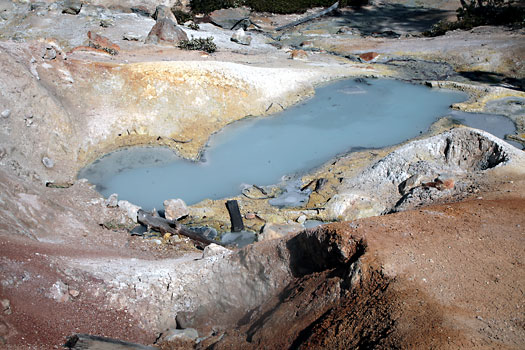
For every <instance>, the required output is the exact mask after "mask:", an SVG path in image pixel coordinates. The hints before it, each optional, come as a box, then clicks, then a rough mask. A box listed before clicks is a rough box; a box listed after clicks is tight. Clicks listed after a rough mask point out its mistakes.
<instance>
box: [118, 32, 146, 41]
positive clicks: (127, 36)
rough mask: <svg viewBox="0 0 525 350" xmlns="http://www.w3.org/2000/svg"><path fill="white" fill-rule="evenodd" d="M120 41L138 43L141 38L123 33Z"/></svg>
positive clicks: (137, 35) (133, 34)
mask: <svg viewBox="0 0 525 350" xmlns="http://www.w3.org/2000/svg"><path fill="white" fill-rule="evenodd" d="M122 39H123V40H128V41H140V40H141V39H142V37H141V36H140V35H139V34H135V33H125V34H124V35H123V36H122Z"/></svg>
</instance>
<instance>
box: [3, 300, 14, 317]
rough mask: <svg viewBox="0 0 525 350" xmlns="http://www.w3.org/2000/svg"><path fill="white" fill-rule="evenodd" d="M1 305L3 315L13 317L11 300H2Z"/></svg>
mask: <svg viewBox="0 0 525 350" xmlns="http://www.w3.org/2000/svg"><path fill="white" fill-rule="evenodd" d="M0 304H1V305H2V311H3V313H4V314H6V315H11V313H12V312H13V311H12V310H11V302H10V301H9V299H2V301H0Z"/></svg>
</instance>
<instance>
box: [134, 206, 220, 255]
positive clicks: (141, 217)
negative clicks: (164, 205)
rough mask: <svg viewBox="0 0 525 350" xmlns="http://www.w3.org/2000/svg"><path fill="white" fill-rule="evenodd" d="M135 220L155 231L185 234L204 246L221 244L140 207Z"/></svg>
mask: <svg viewBox="0 0 525 350" xmlns="http://www.w3.org/2000/svg"><path fill="white" fill-rule="evenodd" d="M137 221H138V222H139V223H141V224H143V225H146V226H149V227H151V228H152V229H154V230H155V231H159V232H160V233H163V234H164V233H171V234H174V235H181V236H186V237H188V238H190V239H191V240H193V241H197V242H199V243H202V244H204V245H205V246H206V245H209V244H212V243H215V244H218V245H223V244H222V243H221V242H218V241H213V240H211V239H208V238H206V237H203V236H201V235H200V234H198V233H197V232H193V231H191V230H189V229H187V228H186V227H184V226H183V225H181V224H179V223H178V222H175V221H171V220H168V219H164V218H161V217H158V216H153V215H151V214H150V213H148V212H146V211H144V210H142V209H139V211H138V212H137Z"/></svg>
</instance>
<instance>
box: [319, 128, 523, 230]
mask: <svg viewBox="0 0 525 350" xmlns="http://www.w3.org/2000/svg"><path fill="white" fill-rule="evenodd" d="M511 163H517V164H518V163H519V164H524V163H525V153H524V152H522V151H520V150H518V149H516V148H515V147H512V146H511V145H509V144H507V143H506V142H505V141H502V140H500V139H498V138H496V137H495V136H492V135H491V134H489V133H487V132H484V131H481V130H477V129H471V128H458V129H453V130H450V131H448V132H445V133H442V134H440V135H436V136H433V137H430V138H426V139H423V140H418V141H413V142H410V143H407V144H406V145H404V146H402V147H400V148H398V149H397V150H395V151H394V152H392V153H390V154H389V155H387V156H386V157H385V158H383V159H381V160H380V161H378V162H377V163H375V164H373V165H371V166H370V167H369V168H367V169H365V170H364V171H363V172H362V173H361V174H360V175H357V176H355V177H353V178H349V179H345V180H344V181H343V183H342V187H341V189H340V190H339V191H338V194H336V195H335V196H333V197H332V198H331V199H330V200H329V201H328V202H327V205H326V210H325V212H324V213H323V215H324V219H325V220H353V219H357V218H363V217H369V216H375V215H381V214H384V213H388V212H391V211H398V210H404V209H408V208H411V207H414V206H418V205H421V204H423V203H428V202H431V201H433V200H436V199H439V198H443V197H445V196H449V195H450V194H451V193H453V192H452V191H458V193H459V192H461V191H464V190H465V189H466V188H467V186H468V184H469V183H471V182H472V181H473V179H475V177H479V176H483V173H484V172H486V171H489V170H490V169H493V168H496V167H499V166H503V165H509V164H511ZM370 189H374V190H373V191H371V190H370Z"/></svg>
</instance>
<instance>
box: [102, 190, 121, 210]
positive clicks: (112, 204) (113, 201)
mask: <svg viewBox="0 0 525 350" xmlns="http://www.w3.org/2000/svg"><path fill="white" fill-rule="evenodd" d="M104 204H105V205H106V207H108V208H116V207H117V206H118V194H116V193H113V194H111V195H110V196H109V197H108V198H107V199H106V201H105V202H104Z"/></svg>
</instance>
